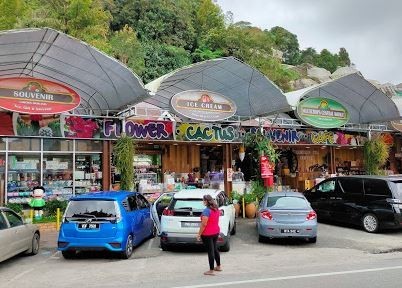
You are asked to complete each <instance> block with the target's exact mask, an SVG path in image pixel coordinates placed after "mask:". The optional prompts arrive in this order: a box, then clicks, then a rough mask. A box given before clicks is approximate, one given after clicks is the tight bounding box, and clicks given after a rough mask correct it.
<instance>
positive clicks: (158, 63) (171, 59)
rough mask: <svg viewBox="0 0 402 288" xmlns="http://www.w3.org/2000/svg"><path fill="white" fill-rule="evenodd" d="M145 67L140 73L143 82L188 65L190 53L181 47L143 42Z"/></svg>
mask: <svg viewBox="0 0 402 288" xmlns="http://www.w3.org/2000/svg"><path fill="white" fill-rule="evenodd" d="M144 50H145V67H146V69H145V70H144V71H143V73H142V74H141V76H142V79H143V81H144V82H145V83H147V82H150V81H152V80H154V79H156V78H158V77H160V76H162V75H164V74H166V73H168V72H171V71H173V70H175V69H178V68H181V67H184V66H187V65H190V64H191V63H192V62H191V56H190V53H189V52H188V51H186V50H184V49H183V48H180V47H175V46H171V45H166V44H160V43H157V42H151V41H150V42H147V43H144Z"/></svg>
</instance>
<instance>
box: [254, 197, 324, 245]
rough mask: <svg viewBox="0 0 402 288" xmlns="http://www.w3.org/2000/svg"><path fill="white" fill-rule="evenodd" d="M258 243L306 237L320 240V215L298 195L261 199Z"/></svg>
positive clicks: (312, 240)
mask: <svg viewBox="0 0 402 288" xmlns="http://www.w3.org/2000/svg"><path fill="white" fill-rule="evenodd" d="M257 229H258V240H259V242H264V240H266V239H267V238H269V239H272V238H305V239H307V240H308V241H309V242H311V243H315V242H316V241H317V214H316V213H315V211H314V210H313V209H312V208H311V206H310V203H309V202H308V201H307V199H306V198H305V197H304V196H303V194H301V193H298V192H271V193H267V194H265V196H264V198H263V199H262V200H261V203H260V208H259V210H258V216H257Z"/></svg>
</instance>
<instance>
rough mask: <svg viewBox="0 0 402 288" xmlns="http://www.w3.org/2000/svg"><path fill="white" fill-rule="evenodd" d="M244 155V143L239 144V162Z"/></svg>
mask: <svg viewBox="0 0 402 288" xmlns="http://www.w3.org/2000/svg"><path fill="white" fill-rule="evenodd" d="M244 156H246V152H245V150H244V145H240V148H239V158H240V161H241V162H243V160H244Z"/></svg>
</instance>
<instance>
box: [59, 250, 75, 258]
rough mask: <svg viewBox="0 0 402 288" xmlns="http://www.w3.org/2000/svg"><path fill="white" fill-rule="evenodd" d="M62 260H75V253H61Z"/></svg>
mask: <svg viewBox="0 0 402 288" xmlns="http://www.w3.org/2000/svg"><path fill="white" fill-rule="evenodd" d="M61 254H62V255H63V257H64V259H74V258H75V255H76V254H75V251H61Z"/></svg>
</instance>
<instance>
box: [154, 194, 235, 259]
mask: <svg viewBox="0 0 402 288" xmlns="http://www.w3.org/2000/svg"><path fill="white" fill-rule="evenodd" d="M206 194H209V195H211V196H212V198H213V199H215V200H216V202H217V204H218V206H219V210H220V217H219V227H220V231H221V232H220V234H219V238H218V246H219V248H220V250H221V251H224V252H227V251H229V250H230V236H231V235H234V234H235V233H236V222H235V209H234V206H233V204H232V203H231V202H230V200H229V198H228V197H227V196H226V195H225V193H224V192H223V191H221V190H216V189H185V190H181V191H179V192H176V193H165V194H162V195H161V196H160V197H159V198H158V199H157V200H156V201H155V202H154V205H153V206H152V217H153V219H154V222H155V225H156V227H157V230H158V233H159V236H160V242H161V248H162V250H164V251H166V250H168V248H169V247H170V246H172V245H177V244H202V242H198V241H197V239H196V236H197V233H198V231H199V227H200V224H201V213H202V211H203V210H204V209H205V206H204V204H203V201H202V199H203V196H204V195H206Z"/></svg>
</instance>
